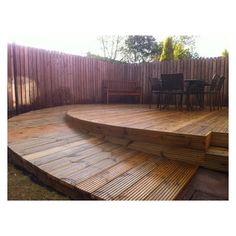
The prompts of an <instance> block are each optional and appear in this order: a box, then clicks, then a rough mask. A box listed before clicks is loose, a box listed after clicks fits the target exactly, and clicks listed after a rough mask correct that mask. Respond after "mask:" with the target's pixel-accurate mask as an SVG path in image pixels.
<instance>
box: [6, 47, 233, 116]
mask: <svg viewBox="0 0 236 236" xmlns="http://www.w3.org/2000/svg"><path fill="white" fill-rule="evenodd" d="M15 52H16V58H15V59H16V61H15V63H16V72H17V74H16V80H17V88H16V89H17V93H18V97H17V98H18V103H19V111H20V112H23V111H24V107H25V106H29V107H30V109H39V108H43V107H48V106H54V105H63V103H72V104H74V103H101V102H102V93H101V86H102V81H103V80H107V79H111V80H137V81H138V82H139V83H140V85H141V87H142V91H143V98H144V102H147V101H148V95H149V82H148V78H149V77H157V78H160V76H161V74H164V73H183V74H184V78H185V79H204V80H206V81H208V82H209V81H210V80H211V78H212V76H213V74H214V73H217V74H219V75H224V76H225V78H226V79H225V83H224V104H226V105H227V104H228V58H221V57H219V58H199V59H188V60H177V61H169V62H168V61H164V62H151V63H141V64H125V63H112V62H107V61H99V60H96V59H93V58H86V57H81V56H75V55H68V54H64V53H58V52H52V51H46V50H41V49H35V48H30V47H22V46H18V45H16V46H15ZM13 74H14V73H13V45H8V87H7V89H8V111H9V112H14V111H15V109H16V107H15V100H16V98H15V89H14V86H15V84H14V80H13ZM60 93H61V96H60ZM114 101H133V100H131V99H130V98H124V99H123V98H122V100H119V99H114Z"/></svg>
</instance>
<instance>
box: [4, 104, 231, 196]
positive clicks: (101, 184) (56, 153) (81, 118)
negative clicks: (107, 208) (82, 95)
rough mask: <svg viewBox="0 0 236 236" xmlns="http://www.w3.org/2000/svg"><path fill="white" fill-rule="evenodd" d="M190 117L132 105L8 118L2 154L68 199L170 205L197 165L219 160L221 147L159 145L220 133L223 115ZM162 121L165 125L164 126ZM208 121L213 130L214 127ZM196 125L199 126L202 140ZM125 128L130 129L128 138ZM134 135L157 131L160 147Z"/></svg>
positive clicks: (79, 107) (224, 127)
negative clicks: (170, 135) (4, 153)
mask: <svg viewBox="0 0 236 236" xmlns="http://www.w3.org/2000/svg"><path fill="white" fill-rule="evenodd" d="M195 115H196V117H195V116H194V115H193V113H183V114H182V115H181V114H180V113H179V112H169V111H161V112H160V111H157V110H154V109H152V110H149V109H148V108H147V107H145V106H137V105H115V106H114V105H73V106H63V107H54V108H48V109H43V110H37V111H32V112H29V113H25V114H22V115H19V116H16V117H13V118H11V119H9V121H8V148H9V156H10V158H11V159H12V160H13V161H14V162H15V163H16V164H18V165H20V166H21V167H23V168H25V169H26V170H28V171H29V172H31V173H32V174H34V175H35V176H36V177H38V178H39V179H40V180H41V181H43V182H44V183H45V184H48V185H50V186H52V187H53V188H55V189H56V190H58V191H60V192H63V193H65V194H66V195H68V196H70V197H71V198H73V199H104V200H172V199H176V198H177V196H178V194H179V193H180V192H181V191H182V189H183V188H184V186H186V184H187V183H188V182H189V181H190V180H191V178H192V177H193V175H194V173H195V172H196V170H197V168H198V166H199V163H198V162H202V163H204V164H205V165H207V164H208V165H210V166H215V167H216V169H217V168H219V163H217V162H215V159H216V158H217V159H219V158H221V159H223V160H224V161H225V162H224V163H223V164H224V165H225V163H226V150H225V149H226V148H225V147H219V146H218V147H213V146H209V148H208V149H207V150H202V149H199V145H195V146H194V145H193V147H192V148H189V147H185V143H183V142H182V141H181V142H179V140H178V143H175V144H174V146H171V145H169V144H170V140H169V139H167V141H166V140H165V135H164V136H163V134H164V133H166V132H167V133H168V135H169V134H172V135H176V136H177V137H178V136H179V135H180V137H181V138H182V136H181V135H184V136H183V137H185V138H186V137H191V138H192V139H194V138H195V135H196V136H197V137H198V138H199V137H201V136H203V137H204V138H205V136H207V135H209V132H212V131H213V132H216V133H220V135H222V134H223V136H224V135H225V134H227V131H228V129H227V111H226V110H223V111H220V112H212V113H209V112H198V113H196V114H195ZM155 116H156V118H155ZM190 117H192V120H193V121H192V126H191V120H189V119H190ZM203 117H205V118H203ZM213 117H214V118H213ZM217 117H218V119H217ZM166 119H169V121H170V120H171V121H172V122H171V123H170V124H171V125H170V124H169V125H168V122H166ZM179 119H182V121H185V125H183V124H182V125H181V122H180V121H178V120H179ZM209 119H211V122H210V121H209ZM174 120H176V122H177V123H176V124H175V121H174ZM213 120H214V122H218V124H219V125H218V126H217V125H213ZM201 121H202V122H203V121H205V122H209V124H210V125H209V127H210V128H209V129H208V130H207V129H206V124H207V123H204V122H203V123H204V124H205V126H204V128H203V126H201ZM223 121H224V125H223ZM95 123H96V125H95V126H94V124H95ZM203 123H202V124H203ZM145 124H146V125H145ZM193 124H194V125H193ZM195 124H199V129H200V130H201V132H202V133H201V135H199V134H197V130H196V127H195ZM158 125H159V128H158ZM114 126H115V127H116V129H117V130H116V131H115V132H114V129H113V128H114ZM193 126H194V127H193ZM219 126H220V128H219ZM187 127H191V128H189V129H187ZM129 129H130V130H131V131H132V132H134V133H132V136H130V133H129V132H130V130H129ZM186 130H188V132H187V133H186ZM84 131H85V132H84ZM140 131H143V132H145V131H148V132H152V134H155V133H156V132H157V133H158V132H161V136H160V133H158V135H157V136H158V137H159V138H160V137H161V140H162V141H161V142H164V143H161V144H159V143H158V142H159V141H158V142H157V143H155V142H148V140H149V141H150V140H151V141H152V140H156V138H157V137H156V136H154V138H153V137H152V138H151V136H150V134H148V135H147V138H146V139H145V136H143V137H142V138H144V141H145V142H143V140H140V139H139V138H138V140H137V139H135V138H134V137H136V136H137V134H136V133H135V132H138V134H139V132H140ZM116 132H117V133H118V134H119V135H118V136H117V135H116V134H117V133H116ZM120 132H124V133H120ZM162 132H163V133H162ZM93 134H96V136H94V135H93ZM185 135H187V136H185ZM188 135H190V136H188ZM127 137H128V138H130V137H132V138H133V140H131V139H128V138H127ZM163 137H164V139H163ZM173 137H175V136H173ZM217 138H218V136H217ZM163 140H164V141H163ZM172 140H175V139H173V138H172ZM218 140H220V139H219V138H218ZM197 141H199V140H198V139H197ZM200 141H201V139H200ZM196 143H197V142H196ZM144 144H145V145H144ZM178 144H179V145H180V147H179V146H178ZM170 146H171V148H170ZM223 146H224V145H223ZM216 148H217V149H216ZM181 152H182V153H183V154H184V155H183V156H181V155H180V153H181ZM187 157H188V159H189V160H190V161H189V163H188V161H186V158H187ZM206 157H208V158H206ZM181 158H182V159H181ZM196 159H197V162H196V161H193V160H196ZM206 159H207V160H208V159H209V160H210V161H206ZM179 160H181V161H179ZM182 161H185V162H182ZM209 163H210V164H209ZM220 165H222V161H221V163H220Z"/></svg>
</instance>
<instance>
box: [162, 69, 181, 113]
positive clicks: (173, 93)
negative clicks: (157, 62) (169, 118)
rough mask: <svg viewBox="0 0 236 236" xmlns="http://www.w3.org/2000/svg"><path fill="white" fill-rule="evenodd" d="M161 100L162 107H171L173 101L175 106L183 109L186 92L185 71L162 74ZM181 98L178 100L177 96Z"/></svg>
mask: <svg viewBox="0 0 236 236" xmlns="http://www.w3.org/2000/svg"><path fill="white" fill-rule="evenodd" d="M161 84H162V90H161V96H160V98H161V101H160V109H162V106H161V105H162V104H163V108H164V107H169V105H170V104H171V102H172V103H174V104H175V107H176V108H177V107H180V108H181V109H182V102H183V94H184V75H183V73H177V74H161ZM178 97H179V98H180V101H179V102H177V98H178Z"/></svg>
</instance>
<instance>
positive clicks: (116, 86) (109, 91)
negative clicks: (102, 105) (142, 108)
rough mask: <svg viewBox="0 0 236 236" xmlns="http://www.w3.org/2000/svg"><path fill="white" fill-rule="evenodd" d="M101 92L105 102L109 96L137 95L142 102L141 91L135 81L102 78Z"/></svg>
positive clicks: (107, 101)
mask: <svg viewBox="0 0 236 236" xmlns="http://www.w3.org/2000/svg"><path fill="white" fill-rule="evenodd" d="M102 94H103V101H104V100H105V99H106V103H107V104H109V99H110V97H111V96H137V97H139V101H140V103H142V91H141V87H140V86H139V84H138V82H137V81H124V80H103V81H102Z"/></svg>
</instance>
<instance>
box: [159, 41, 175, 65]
mask: <svg viewBox="0 0 236 236" xmlns="http://www.w3.org/2000/svg"><path fill="white" fill-rule="evenodd" d="M173 59H174V45H173V40H172V37H167V38H166V39H165V41H164V43H163V48H162V53H161V57H160V61H169V60H173Z"/></svg>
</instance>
